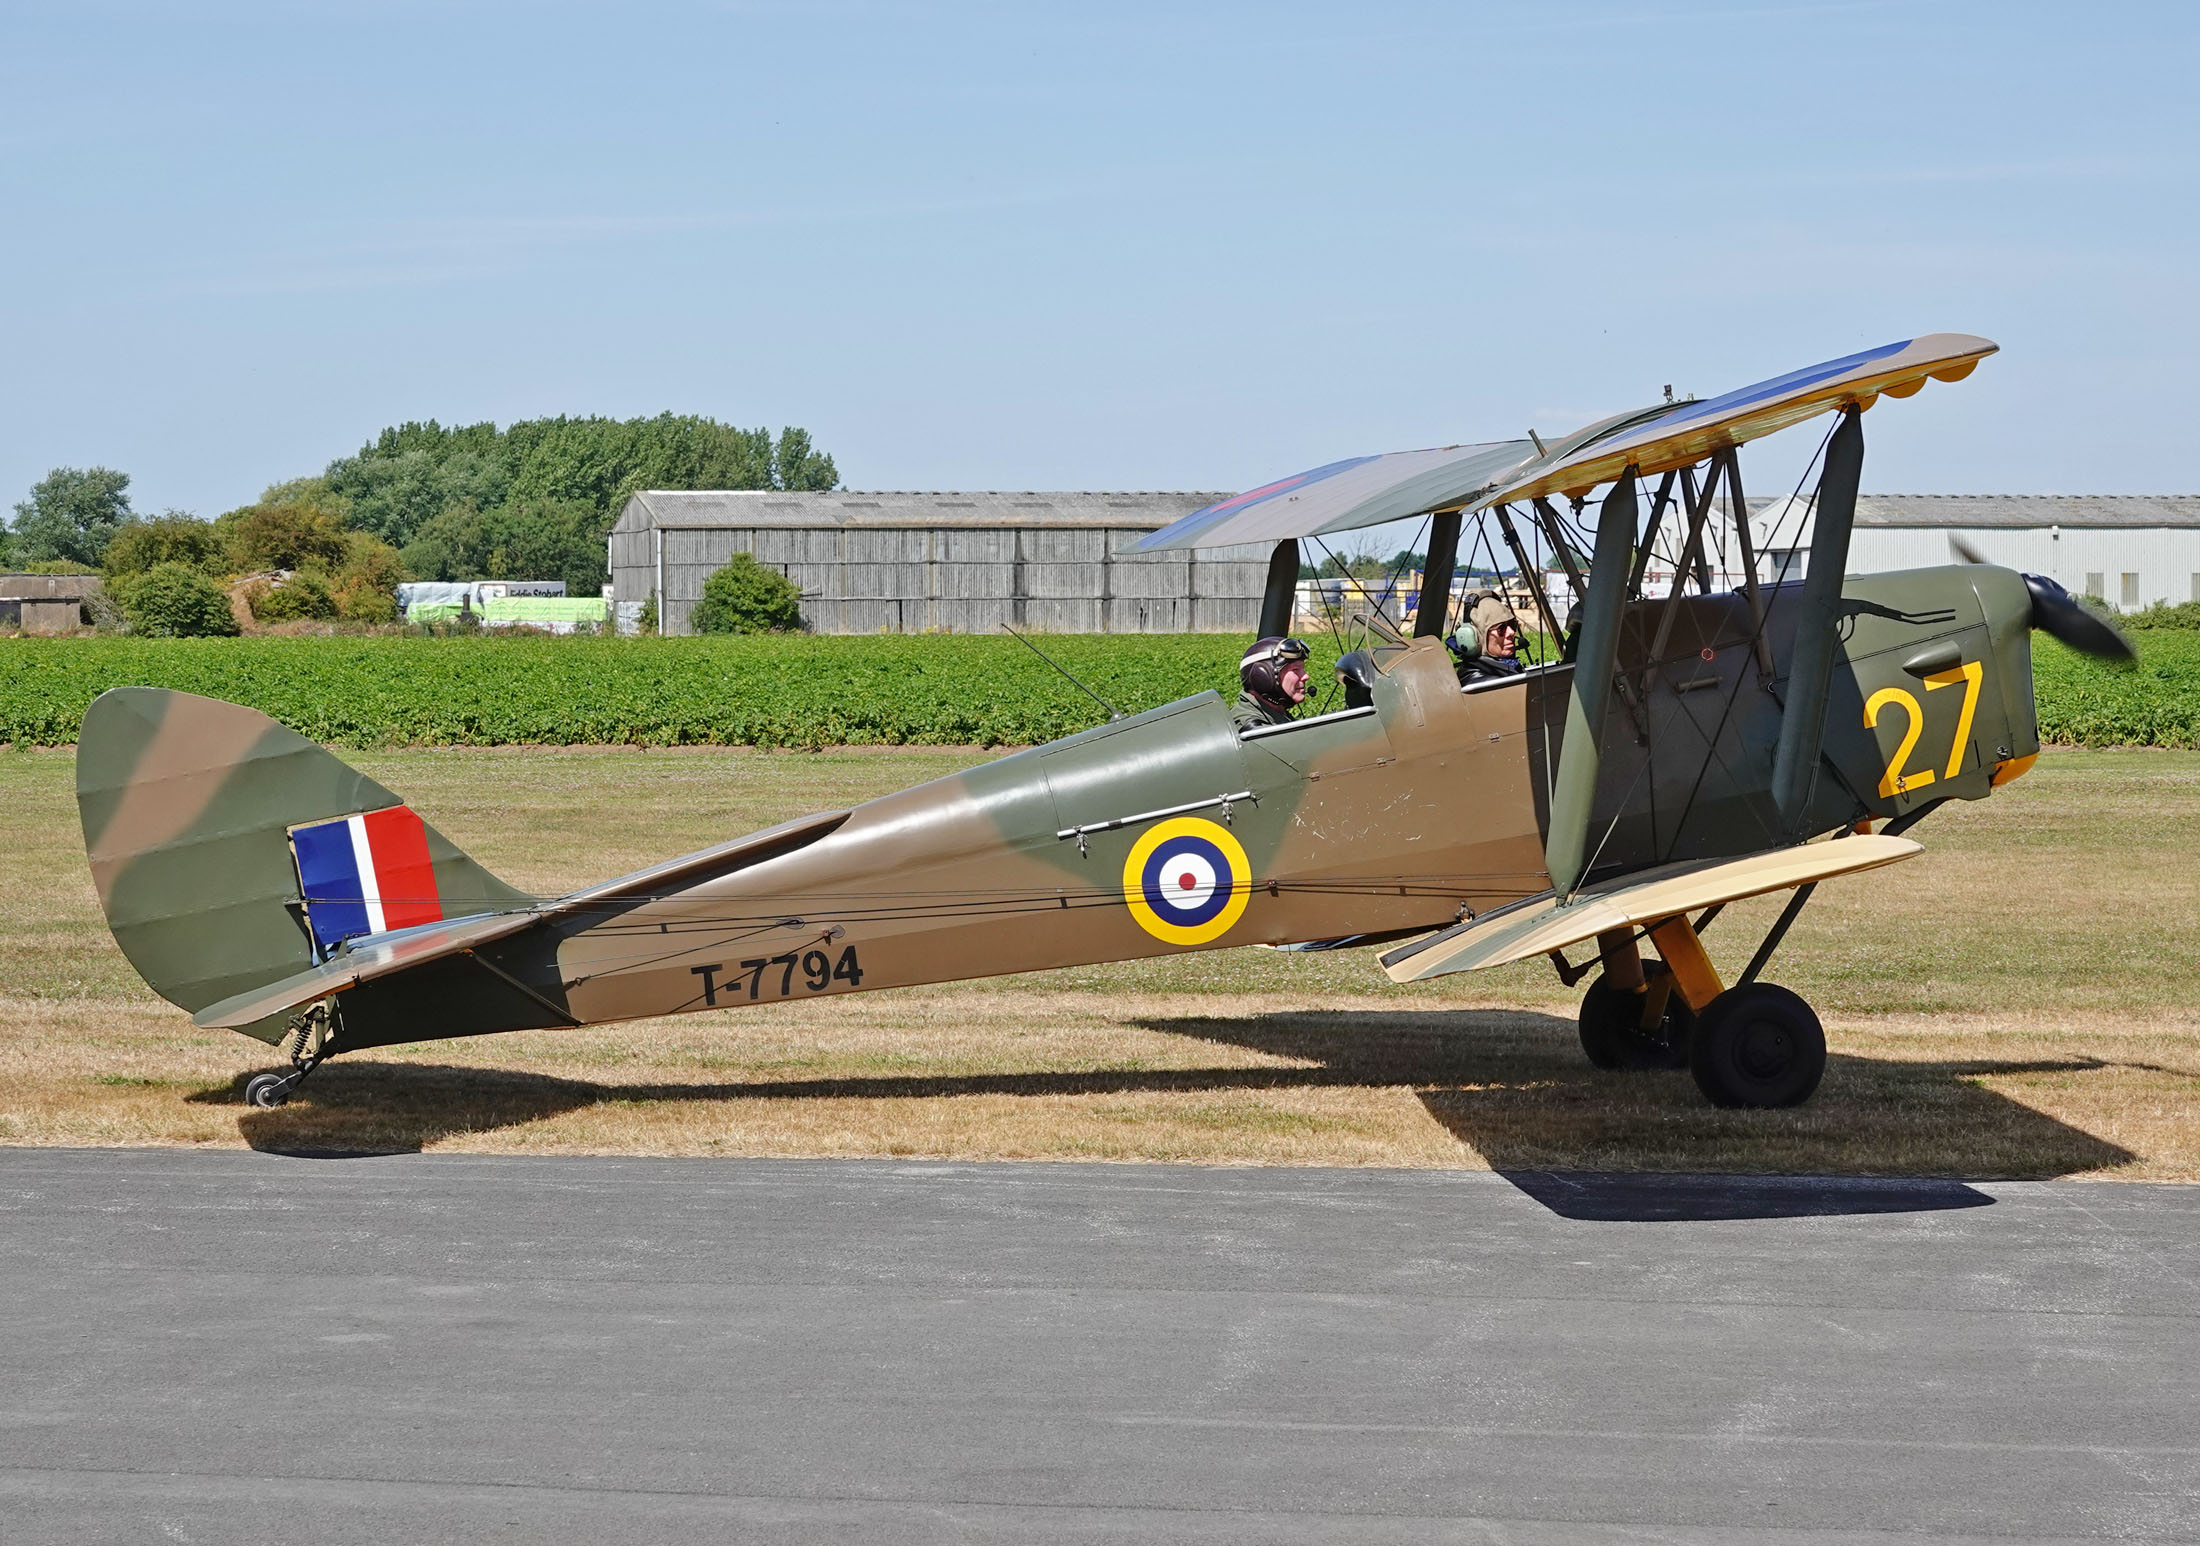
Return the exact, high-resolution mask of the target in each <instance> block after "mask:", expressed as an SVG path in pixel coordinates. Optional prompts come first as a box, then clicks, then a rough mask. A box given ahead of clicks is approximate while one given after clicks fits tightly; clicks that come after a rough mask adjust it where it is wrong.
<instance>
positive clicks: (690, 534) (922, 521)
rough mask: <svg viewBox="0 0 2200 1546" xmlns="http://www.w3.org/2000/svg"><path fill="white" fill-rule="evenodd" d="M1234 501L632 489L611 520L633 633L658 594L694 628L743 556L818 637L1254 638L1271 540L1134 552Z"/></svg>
mask: <svg viewBox="0 0 2200 1546" xmlns="http://www.w3.org/2000/svg"><path fill="white" fill-rule="evenodd" d="M1225 497H1227V496H1225V495H1222V494H1198V493H1182V494H1179V493H1160V494H1133V493H1044V492H1042V493H999V492H985V493H933V494H915V493H861V492H853V491H850V492H842V493H831V494H807V493H781V492H778V491H772V490H760V491H756V492H740V493H709V492H704V493H655V492H652V493H643V494H636V495H635V496H634V497H633V498H631V499H629V500H628V501H627V502H626V508H625V509H623V510H622V511H620V512H619V520H618V523H617V524H616V525H615V526H613V527H612V529H611V583H612V588H613V594H614V596H615V597H616V598H617V605H616V612H617V615H618V617H619V619H620V623H621V628H622V631H624V630H627V629H631V627H632V626H633V619H634V618H635V616H636V614H637V613H638V611H639V609H640V605H641V603H642V601H643V599H644V598H646V597H648V596H651V595H655V596H657V597H658V598H659V601H658V623H659V627H660V628H661V629H662V631H663V632H665V633H668V634H684V633H688V632H690V631H691V629H690V627H689V618H690V616H691V614H692V613H693V612H694V610H695V604H696V602H697V601H699V600H700V599H701V598H702V594H703V581H704V580H706V579H707V578H709V577H710V575H711V573H712V572H713V571H715V570H717V569H719V568H720V567H722V566H723V565H724V564H725V563H726V562H727V560H729V559H730V558H732V557H733V555H734V554H736V553H748V554H751V555H753V556H754V557H755V558H756V560H757V562H759V563H762V564H767V565H769V566H770V567H772V568H774V569H778V570H780V571H781V572H783V573H784V574H786V575H787V576H788V578H790V579H792V580H793V581H794V582H795V583H796V584H798V585H800V586H801V587H802V593H803V601H802V615H803V617H804V618H805V619H806V620H807V621H808V623H809V625H810V627H812V628H813V629H815V630H816V631H817V632H819V633H875V632H878V631H881V630H884V631H887V632H902V633H918V632H922V631H925V630H928V629H929V630H935V631H940V632H952V633H995V632H998V631H999V629H1000V627H1001V625H1002V624H1003V623H1006V624H1008V625H1009V626H1011V627H1013V628H1019V629H1025V628H1028V629H1034V630H1037V631H1040V632H1052V633H1249V632H1251V631H1252V628H1253V625H1254V624H1255V623H1256V622H1257V621H1258V620H1259V616H1260V597H1261V588H1262V584H1263V582H1264V581H1265V579H1266V577H1267V566H1268V552H1269V550H1268V547H1267V545H1266V544H1261V545H1258V546H1257V547H1255V546H1248V547H1238V548H1222V549H1217V550H1213V551H1207V552H1199V553H1188V552H1166V553H1153V554H1125V553H1123V552H1122V551H1121V550H1122V549H1123V547H1124V546H1125V545H1127V544H1128V543H1130V542H1132V541H1134V540H1135V539H1137V538H1139V537H1142V536H1144V535H1146V534H1147V533H1148V532H1152V531H1158V530H1160V529H1161V528H1162V527H1164V526H1166V525H1168V524H1169V523H1170V522H1172V521H1175V520H1177V519H1178V518H1180V517H1182V516H1185V515H1189V514H1190V513H1191V512H1192V511H1194V510H1197V509H1199V508H1200V507H1201V506H1203V505H1208V504H1212V503H1213V502H1214V501H1216V500H1217V499H1222V498H1225Z"/></svg>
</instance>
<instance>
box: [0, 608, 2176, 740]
mask: <svg viewBox="0 0 2200 1546" xmlns="http://www.w3.org/2000/svg"><path fill="white" fill-rule="evenodd" d="M2138 641H2139V647H2140V651H2141V654H2142V656H2143V660H2142V663H2141V665H2140V666H2139V668H2138V669H2137V670H2136V671H2130V672H2113V671H2110V670H2108V669H2106V668H2105V667H2102V666H2100V665H2097V664H2096V663H2094V662H2092V661H2089V660H2086V659H2083V658H2082V657H2079V656H2076V655H2073V654H2071V653H2070V652H2069V651H2068V650H2065V649H2063V648H2061V647H2060V646H2059V645H2056V644H2055V643H2053V642H2052V641H2051V640H2047V639H2044V638H2042V639H2039V640H2038V641H2037V643H2038V648H2037V650H2036V653H2035V657H2034V661H2035V675H2036V682H2037V688H2038V694H2039V706H2040V728H2041V731H2042V733H2043V734H2044V735H2045V737H2046V738H2047V739H2049V740H2051V741H2057V742H2065V743H2077V744H2083V745H2094V746H2112V745H2124V746H2184V747H2200V634H2195V633H2191V632H2185V633H2177V632H2169V631H2158V630H2157V631H2149V632H2147V633H2143V634H2140V635H2138ZM1043 642H1044V644H1045V646H1046V648H1047V650H1048V651H1049V652H1050V653H1051V654H1053V655H1054V656H1055V657H1056V658H1057V659H1059V660H1060V661H1061V662H1062V663H1063V664H1064V665H1066V666H1067V667H1069V669H1070V670H1072V671H1074V672H1076V673H1077V675H1078V676H1080V677H1081V678H1083V679H1084V680H1085V681H1086V682H1088V683H1089V684H1091V686H1092V687H1093V689H1094V690H1095V691H1096V692H1098V693H1099V694H1100V695H1101V696H1102V697H1104V698H1106V699H1107V700H1108V701H1109V702H1110V703H1112V704H1114V705H1115V706H1116V707H1118V708H1120V709H1122V710H1124V711H1126V712H1131V711H1135V710H1138V709H1143V708H1151V707H1153V706H1154V705H1156V704H1161V703H1166V702H1168V701H1170V700H1171V699H1174V698H1181V697H1185V696H1187V695H1189V694H1191V693H1195V692H1199V691H1201V690H1203V689H1205V688H1209V687H1212V688H1215V689H1217V690H1218V691H1221V692H1222V693H1223V694H1224V695H1225V696H1230V695H1234V694H1235V692H1236V690H1237V682H1236V675H1237V673H1236V664H1237V656H1238V652H1239V650H1240V649H1242V648H1243V646H1244V641H1243V640H1242V639H1240V638H1237V637H1236V636H1234V635H1223V634H1193V635H1187V636H1178V637H1158V636H1145V635H1114V636H1101V635H1089V634H1088V635H1071V636H1061V635H1057V636H1050V637H1048V638H1046V639H1045V640H1044V641H1043ZM1332 654H1333V649H1325V650H1322V651H1321V652H1320V653H1319V655H1318V658H1317V659H1316V660H1315V662H1314V665H1315V677H1314V680H1315V681H1316V682H1317V683H1320V682H1323V681H1325V680H1327V679H1328V676H1329V673H1328V670H1327V661H1328V659H1329V657H1330V656H1331V655H1332ZM0 673H4V680H0V739H8V740H14V741H18V742H27V743H32V744H37V745H61V744H65V743H68V742H71V741H74V740H75V739H76V730H77V725H78V722H79V721H80V720H81V719H82V718H83V716H84V709H85V706H86V705H87V704H89V703H90V702H91V701H92V699H94V698H95V697H97V696H98V695H99V694H100V693H101V692H104V691H105V690H106V689H107V688H109V687H114V686H117V685H120V684H123V683H142V684H146V685H149V686H156V687H175V688H180V689H182V690H184V691H186V692H196V693H204V694H206V695H208V696H209V697H217V698H228V699H231V700H233V701H235V702H238V703H245V704H249V705H251V706H252V707H254V708H256V709H260V710H262V711H263V712H265V713H267V714H271V715H273V716H274V717H275V718H276V719H279V720H281V721H282V722H283V723H284V724H286V725H289V726H291V727H292V728H293V729H295V730H298V731H299V732H301V733H302V734H305V735H308V736H311V737H312V738H313V739H315V740H317V741H322V742H326V743H329V744H331V745H337V746H359V747H368V746H392V745H458V746H490V745H501V744H515V743H517V744H527V743H551V744H571V743H608V744H638V745H645V746H678V745H693V744H708V745H753V746H796V747H812V746H831V745H839V744H868V745H901V744H920V745H981V746H997V745H1030V744H1033V743H1036V742H1040V741H1048V740H1052V739H1054V738H1055V737H1057V736H1061V735H1067V734H1069V733H1070V732H1072V731H1075V730H1082V729H1085V728H1086V727H1088V726H1091V725H1094V724H1098V723H1099V722H1100V721H1101V720H1102V719H1103V718H1105V717H1106V716H1105V715H1104V713H1103V712H1102V711H1101V709H1100V708H1099V707H1098V706H1096V705H1095V704H1094V703H1093V702H1092V700H1091V699H1089V698H1087V697H1085V696H1084V695H1083V694H1082V693H1080V692H1079V691H1078V690H1077V688H1075V687H1074V686H1072V685H1071V684H1070V683H1069V682H1068V681H1066V680H1064V679H1063V678H1062V677H1061V676H1060V675H1059V674H1058V673H1057V672H1055V671H1054V670H1053V669H1052V668H1051V667H1050V666H1048V665H1047V664H1046V662H1044V661H1043V660H1041V659H1039V658H1038V657H1037V656H1036V655H1034V654H1032V653H1031V651H1029V650H1028V649H1026V648H1025V647H1024V646H1023V645H1021V644H1018V643H1017V642H1016V641H1015V640H1013V639H1006V638H985V637H975V636H970V637H966V636H961V635H945V636H940V635H935V636H924V637H907V636H895V635H872V636H863V637H811V636H794V637H762V638H758V637H749V638H708V639H587V638H583V639H550V638H539V637H537V638H509V639H497V638H464V639H423V638H386V637H385V638H252V639H15V640H9V641H7V642H6V643H5V644H0Z"/></svg>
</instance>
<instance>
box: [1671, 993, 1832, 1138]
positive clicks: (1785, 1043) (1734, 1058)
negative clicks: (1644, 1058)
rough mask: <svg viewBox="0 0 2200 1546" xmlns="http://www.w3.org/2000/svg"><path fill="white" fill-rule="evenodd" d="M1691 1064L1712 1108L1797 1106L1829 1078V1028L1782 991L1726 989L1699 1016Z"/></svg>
mask: <svg viewBox="0 0 2200 1546" xmlns="http://www.w3.org/2000/svg"><path fill="white" fill-rule="evenodd" d="M1688 1067H1689V1071H1690V1072H1691V1073H1693V1074H1694V1075H1695V1076H1696V1088H1697V1089H1699V1090H1701V1091H1703V1093H1704V1097H1705V1099H1707V1100H1709V1101H1710V1102H1711V1104H1712V1105H1714V1106H1754V1107H1760V1108H1767V1107H1775V1106H1800V1105H1801V1104H1802V1103H1803V1102H1804V1101H1806V1100H1809V1099H1810V1097H1811V1093H1812V1092H1813V1091H1814V1090H1816V1089H1817V1088H1818V1081H1819V1080H1820V1079H1821V1078H1823V1077H1824V1076H1825V1072H1826V1032H1825V1027H1823V1026H1821V1025H1820V1024H1819V1023H1818V1015H1817V1012H1816V1011H1814V1010H1813V1009H1812V1008H1811V1007H1810V1005H1808V1004H1806V1003H1804V1002H1803V1001H1802V999H1800V998H1798V997H1797V996H1796V995H1795V994H1793V993H1790V992H1789V991H1788V990H1787V989H1785V988H1780V987H1775V986H1773V984H1771V983H1769V982H1753V983H1751V984H1749V985H1748V986H1747V987H1741V988H1729V989H1727V990H1726V991H1725V992H1724V993H1722V994H1720V995H1719V996H1718V997H1717V998H1715V999H1713V1000H1712V1001H1711V1002H1710V1003H1708V1004H1706V1005H1705V1006H1704V1011H1703V1014H1702V1015H1701V1016H1700V1017H1699V1018H1698V1019H1697V1021H1696V1035H1695V1039H1694V1040H1693V1041H1692V1042H1691V1043H1690V1045H1689V1052H1688Z"/></svg>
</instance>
